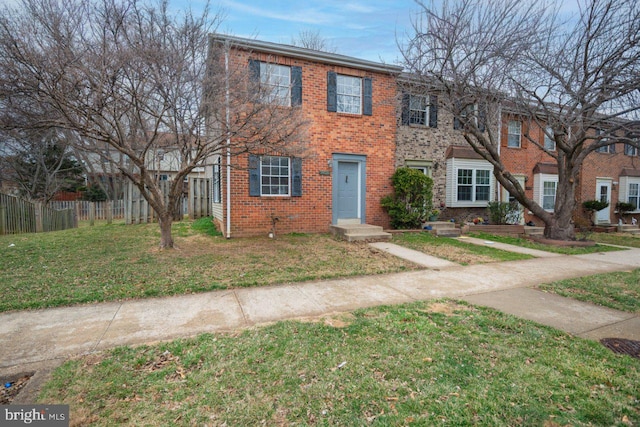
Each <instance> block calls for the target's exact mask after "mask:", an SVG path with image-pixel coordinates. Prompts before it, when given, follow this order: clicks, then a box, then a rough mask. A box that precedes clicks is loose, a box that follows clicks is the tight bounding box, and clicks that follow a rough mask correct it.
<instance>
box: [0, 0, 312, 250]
mask: <svg viewBox="0 0 640 427" xmlns="http://www.w3.org/2000/svg"><path fill="white" fill-rule="evenodd" d="M220 19H221V15H220V14H216V15H214V16H210V15H209V9H208V7H207V8H205V11H204V12H203V14H202V15H200V16H195V15H193V14H192V13H191V12H190V11H186V12H182V13H177V14H176V13H175V12H174V11H171V10H170V9H169V5H168V3H167V2H166V1H162V0H161V1H159V2H158V3H149V2H144V1H143V2H140V1H136V0H99V1H92V0H68V1H64V2H59V1H57V0H21V1H20V2H19V5H18V6H17V7H15V8H12V9H10V8H8V7H7V8H5V10H4V11H3V13H2V17H0V58H1V59H0V61H1V64H0V67H1V68H3V71H2V73H1V74H0V99H2V100H3V108H5V109H6V110H8V111H12V112H14V114H17V115H21V116H31V120H29V123H30V125H31V126H37V127H41V128H50V127H60V128H65V129H69V130H70V131H73V132H75V133H76V134H77V135H78V137H79V138H78V141H80V142H79V144H78V148H79V149H81V150H84V151H87V152H90V153H98V154H99V155H102V156H103V158H104V159H105V160H107V161H109V162H111V163H112V164H113V166H114V167H115V168H117V169H118V170H119V172H120V173H121V174H123V175H124V176H126V177H127V178H128V179H129V180H131V181H132V182H133V183H134V184H135V185H136V186H137V188H138V189H139V190H140V192H141V193H142V195H143V196H144V197H145V198H146V200H147V201H148V202H149V204H150V206H151V207H152V208H153V210H154V211H155V212H156V214H157V217H158V220H159V225H160V230H161V242H160V246H161V247H162V248H171V247H173V238H172V235H171V224H172V222H173V221H174V219H175V218H177V217H180V213H179V210H178V207H179V201H180V199H181V197H182V188H183V184H182V183H183V180H184V178H185V177H186V176H187V175H188V174H189V173H190V172H191V171H192V170H193V169H194V168H196V167H200V166H202V165H204V164H205V162H207V160H208V159H209V158H211V156H214V155H217V154H221V153H222V152H223V150H224V151H225V152H227V151H228V152H229V153H231V154H234V155H237V154H241V153H244V152H248V151H252V150H254V151H255V150H262V151H263V152H264V151H269V150H279V151H280V152H287V150H288V149H289V148H290V147H293V146H295V144H294V143H293V141H296V142H299V141H301V140H302V138H301V136H300V135H299V133H298V129H301V126H300V123H302V121H301V120H299V118H298V114H299V111H298V110H299V109H295V108H290V109H283V108H279V106H278V105H273V103H268V102H256V101H261V100H264V97H263V98H256V96H259V95H260V93H259V91H256V90H253V88H251V87H250V86H249V85H248V84H247V74H248V73H247V71H246V64H243V66H244V68H243V72H242V73H240V72H238V71H237V70H235V69H234V68H233V67H232V66H230V64H229V63H228V61H227V62H226V63H225V61H224V58H225V54H224V49H228V48H229V47H228V46H226V47H225V46H218V45H214V44H210V43H209V34H210V33H211V32H212V31H213V30H215V28H216V26H217V25H218V23H219V21H220ZM34 105H35V106H43V105H44V106H46V107H47V110H52V111H54V113H55V114H51V115H45V116H37V115H34V109H33V106H34ZM207 121H210V125H211V126H210V127H207V126H206V125H207ZM5 125H7V123H5ZM9 125H10V124H9ZM169 150H170V151H171V152H172V153H174V154H175V156H176V158H177V159H178V161H177V163H178V165H177V167H176V170H175V171H174V176H173V180H172V181H171V186H170V190H169V194H168V197H166V198H165V195H164V194H163V192H162V191H161V186H160V182H159V180H158V176H157V173H156V172H155V171H154V167H153V164H154V163H153V162H154V160H153V159H155V158H156V157H157V155H158V153H159V152H161V151H163V152H166V151H169ZM110 152H115V153H119V154H122V155H124V156H125V157H126V159H127V161H128V162H129V165H125V163H126V162H125V163H123V162H121V159H120V158H118V159H114V158H113V156H111V155H110V154H109V155H107V154H104V153H110ZM101 153H102V154H101ZM123 165H125V166H126V167H125V166H123Z"/></svg>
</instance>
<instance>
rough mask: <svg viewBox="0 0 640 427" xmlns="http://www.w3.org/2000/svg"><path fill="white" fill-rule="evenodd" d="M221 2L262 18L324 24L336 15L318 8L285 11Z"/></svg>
mask: <svg viewBox="0 0 640 427" xmlns="http://www.w3.org/2000/svg"><path fill="white" fill-rule="evenodd" d="M221 4H222V5H223V6H225V7H228V8H230V9H233V10H237V11H239V12H244V13H248V14H250V15H254V16H257V17H260V18H264V19H276V20H279V21H286V22H294V23H301V24H314V25H324V24H328V23H331V22H334V21H335V20H336V19H337V17H336V15H334V14H329V13H325V12H322V11H320V10H319V9H314V8H312V9H305V10H299V11H295V10H287V11H286V12H278V11H273V10H271V9H265V8H261V7H256V6H250V5H246V4H242V3H239V2H236V1H231V0H223V1H222V2H221Z"/></svg>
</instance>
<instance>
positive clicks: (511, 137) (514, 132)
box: [507, 120, 522, 148]
mask: <svg viewBox="0 0 640 427" xmlns="http://www.w3.org/2000/svg"><path fill="white" fill-rule="evenodd" d="M508 127H509V129H508V137H507V147H511V148H520V135H521V134H522V123H520V122H519V121H517V120H511V121H509V125H508Z"/></svg>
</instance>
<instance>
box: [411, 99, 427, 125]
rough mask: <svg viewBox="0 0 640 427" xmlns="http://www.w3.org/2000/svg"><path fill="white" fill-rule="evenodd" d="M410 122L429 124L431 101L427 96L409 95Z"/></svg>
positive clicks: (413, 123)
mask: <svg viewBox="0 0 640 427" xmlns="http://www.w3.org/2000/svg"><path fill="white" fill-rule="evenodd" d="M409 124H412V125H425V126H428V125H429V102H428V99H427V97H426V96H423V95H410V96H409Z"/></svg>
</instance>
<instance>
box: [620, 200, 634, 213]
mask: <svg viewBox="0 0 640 427" xmlns="http://www.w3.org/2000/svg"><path fill="white" fill-rule="evenodd" d="M616 210H617V211H618V213H619V214H620V215H626V214H628V213H629V212H632V211H635V210H636V206H635V205H633V204H631V203H627V202H618V203H616Z"/></svg>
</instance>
